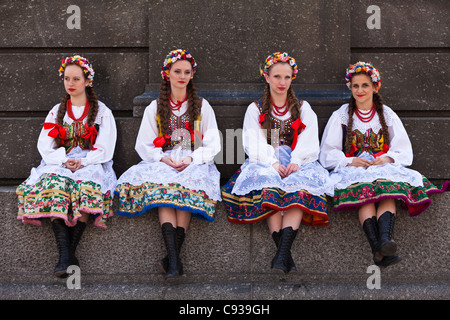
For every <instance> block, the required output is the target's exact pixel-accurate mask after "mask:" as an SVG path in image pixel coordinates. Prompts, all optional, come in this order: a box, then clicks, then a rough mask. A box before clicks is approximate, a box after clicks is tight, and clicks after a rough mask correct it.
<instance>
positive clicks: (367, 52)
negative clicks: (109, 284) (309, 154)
mask: <svg viewBox="0 0 450 320" xmlns="http://www.w3.org/2000/svg"><path fill="white" fill-rule="evenodd" d="M69 5H77V6H79V7H80V11H81V29H80V30H77V29H72V30H70V29H68V28H67V26H66V21H67V19H68V18H69V17H70V15H71V14H68V13H66V10H67V7H68V6H69ZM370 5H378V6H379V7H380V9H381V29H379V30H376V29H374V30H370V29H368V28H367V26H366V20H367V19H368V18H369V16H370V13H367V12H366V10H367V7H369V6H370ZM449 9H450V8H449V2H448V1H447V0H430V1H421V0H411V1H407V2H406V1H400V0H393V1H387V0H385V1H372V0H371V1H365V0H358V1H355V0H352V1H350V0H331V1H330V0H329V1H325V0H320V1H316V0H314V1H313V0H304V1H300V0H291V1H285V0H278V1H262V0H246V1H238V0H231V1H216V0H198V1H194V0H184V1H170V2H169V1H162V0H160V1H151V0H148V1H145V0H133V1H126V2H125V1H119V0H113V1H105V0H100V1H95V2H94V1H87V0H75V1H60V0H58V1H57V0H49V1H31V0H29V1H16V2H7V1H0V39H1V41H0V88H1V93H0V94H1V99H0V128H1V130H0V149H1V150H2V153H1V155H0V162H1V163H2V165H1V167H0V185H15V184H18V183H20V182H21V181H22V180H23V179H25V178H26V177H27V176H28V175H29V172H30V169H31V168H32V167H33V166H37V165H38V164H39V161H40V155H39V153H38V152H37V149H36V142H37V137H38V134H39V131H40V129H41V125H42V122H43V120H44V117H45V116H46V114H47V112H48V111H49V110H50V108H51V107H53V106H54V105H55V104H57V103H58V102H59V100H60V99H61V97H62V96H63V94H64V87H63V84H62V82H61V80H60V79H59V77H58V67H59V64H60V61H61V59H62V58H63V57H66V56H68V55H72V54H81V55H83V56H85V57H87V58H88V59H89V60H90V61H91V62H92V63H93V66H94V69H95V72H96V74H95V83H94V88H95V90H96V91H97V94H98V96H99V99H100V100H101V101H103V102H104V103H106V105H107V106H108V107H109V108H111V109H112V110H113V112H114V115H115V117H116V121H117V126H118V133H119V134H118V141H117V145H116V152H115V157H114V161H115V166H114V167H115V170H116V173H117V175H118V176H119V175H120V174H121V173H123V171H125V170H126V169H127V168H128V167H130V166H131V165H133V164H135V163H137V162H139V157H138V155H137V154H136V152H135V151H134V143H135V138H136V135H137V131H138V129H139V124H140V117H141V115H142V112H143V110H144V108H145V106H146V105H148V104H149V103H150V101H151V99H152V98H154V97H155V94H156V93H157V91H158V88H159V81H160V73H159V72H160V68H161V64H162V61H163V59H164V57H165V55H166V54H167V53H168V52H169V51H170V50H173V49H176V48H185V49H187V50H189V51H190V52H191V53H192V54H193V55H194V57H195V58H196V60H197V62H198V65H199V67H198V73H197V74H196V77H195V81H196V85H197V87H198V90H199V91H200V94H201V95H202V96H204V97H205V98H206V99H208V100H209V101H210V103H211V105H212V106H213V107H214V109H215V112H216V116H217V119H218V124H219V128H220V129H221V131H222V133H223V136H225V129H238V128H241V127H242V120H243V114H244V112H245V109H246V107H247V105H248V104H249V103H250V102H251V101H252V100H253V99H255V98H258V97H259V96H260V95H261V94H262V86H263V82H262V79H261V78H260V76H259V67H260V66H261V65H262V63H263V62H264V59H265V58H266V57H267V55H269V54H270V53H272V52H274V51H287V52H289V53H291V54H292V55H293V56H294V57H295V58H296V60H297V63H298V65H299V69H300V71H299V74H298V76H297V79H296V80H295V90H296V93H297V95H298V96H299V97H300V98H303V99H305V100H307V101H308V102H309V103H310V104H311V105H312V107H313V109H314V110H315V112H316V113H317V114H318V116H319V126H320V130H321V131H320V132H322V130H323V128H324V126H325V124H326V122H327V120H328V117H329V116H330V115H331V113H332V112H333V111H334V110H335V109H337V108H338V107H339V106H340V105H341V104H343V103H345V102H346V101H347V99H348V96H349V91H348V90H347V89H346V87H345V85H344V75H345V69H346V68H347V67H348V65H349V64H351V63H354V62H356V61H358V60H363V61H371V62H373V63H374V65H375V66H377V68H378V69H379V70H380V72H381V76H382V88H381V91H380V92H381V94H382V96H383V98H384V100H385V103H386V104H387V105H388V106H390V107H392V108H393V109H394V110H395V111H396V112H397V113H398V114H399V116H400V117H401V118H402V121H403V122H404V124H405V127H406V130H407V131H408V133H409V136H410V139H411V141H412V143H413V148H414V155H415V159H414V164H413V166H412V168H413V169H416V170H418V171H419V172H421V173H422V174H424V175H425V176H427V177H428V178H430V179H433V180H436V181H441V180H444V179H450V169H449V166H448V160H447V159H448V156H449V155H450V139H449V134H448V132H449V126H450V125H449V119H450V106H449V103H448V98H449V97H450V84H449V80H448V75H447V70H448V65H449V63H450V50H449V44H450V39H449V25H450V23H449V19H448V14H449V11H450V10H449ZM235 148H240V146H239V145H238V146H236V147H235ZM224 152H226V150H224ZM238 167H239V164H218V168H219V170H220V171H221V173H222V177H223V179H227V178H228V177H229V176H230V175H231V174H232V173H233V172H234V171H235V170H236V169H237V168H238Z"/></svg>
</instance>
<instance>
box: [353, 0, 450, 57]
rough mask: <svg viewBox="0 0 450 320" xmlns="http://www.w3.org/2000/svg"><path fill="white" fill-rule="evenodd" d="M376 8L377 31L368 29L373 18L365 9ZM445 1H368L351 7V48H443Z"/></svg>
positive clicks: (446, 28) (446, 30)
mask: <svg viewBox="0 0 450 320" xmlns="http://www.w3.org/2000/svg"><path fill="white" fill-rule="evenodd" d="M371 5H376V6H378V7H379V8H380V19H381V21H380V22H381V24H380V29H369V28H368V27H367V20H368V19H369V18H370V17H371V15H372V14H373V11H372V10H369V12H367V11H368V8H369V6H371ZM445 11H447V13H448V3H447V1H446V0H433V1H426V2H425V1H420V0H412V1H408V2H405V1H402V0H392V1H371V0H357V1H352V3H351V47H352V48H427V47H431V48H445V47H448V37H449V32H450V30H449V27H450V26H449V23H448V19H447V18H445V17H446V13H445Z"/></svg>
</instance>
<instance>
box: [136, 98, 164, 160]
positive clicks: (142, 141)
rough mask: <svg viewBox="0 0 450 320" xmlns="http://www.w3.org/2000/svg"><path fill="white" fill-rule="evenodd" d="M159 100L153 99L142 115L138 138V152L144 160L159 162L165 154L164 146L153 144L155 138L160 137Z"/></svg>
mask: <svg viewBox="0 0 450 320" xmlns="http://www.w3.org/2000/svg"><path fill="white" fill-rule="evenodd" d="M157 106H158V104H157V101H156V100H153V101H152V103H150V105H148V106H147V108H145V111H144V115H143V117H142V122H141V126H140V127H139V132H138V135H137V138H136V146H135V149H136V152H137V153H138V154H139V156H140V157H141V159H142V160H144V161H148V162H158V161H160V160H161V158H162V155H163V150H162V148H160V147H159V148H157V147H155V145H154V144H153V140H155V138H157V137H158V133H159V132H158V124H157V121H156V112H157Z"/></svg>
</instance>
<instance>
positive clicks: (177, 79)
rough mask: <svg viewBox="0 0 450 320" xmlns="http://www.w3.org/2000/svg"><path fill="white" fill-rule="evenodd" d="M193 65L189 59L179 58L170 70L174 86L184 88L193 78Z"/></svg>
mask: <svg viewBox="0 0 450 320" xmlns="http://www.w3.org/2000/svg"><path fill="white" fill-rule="evenodd" d="M191 75H192V65H191V63H190V62H189V61H187V60H178V61H177V62H175V63H174V64H173V65H172V66H171V67H170V70H169V76H168V77H169V80H170V85H171V87H172V88H178V89H184V88H186V86H187V85H188V83H189V81H190V80H191Z"/></svg>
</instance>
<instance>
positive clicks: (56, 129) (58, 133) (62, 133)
mask: <svg viewBox="0 0 450 320" xmlns="http://www.w3.org/2000/svg"><path fill="white" fill-rule="evenodd" d="M44 129H46V130H48V129H52V130H50V132H49V133H48V136H49V137H52V138H56V137H59V138H60V139H64V138H65V137H66V130H65V129H64V127H63V126H62V125H60V124H56V123H52V122H44Z"/></svg>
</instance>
